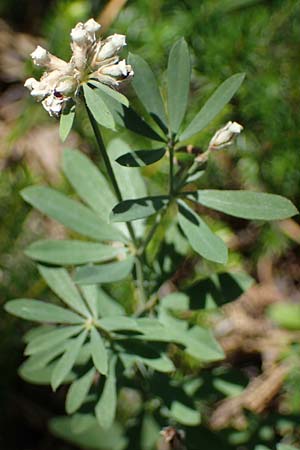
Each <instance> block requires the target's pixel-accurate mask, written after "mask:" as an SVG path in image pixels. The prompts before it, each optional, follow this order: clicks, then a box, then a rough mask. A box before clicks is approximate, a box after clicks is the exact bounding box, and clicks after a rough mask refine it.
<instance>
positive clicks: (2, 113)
mask: <svg viewBox="0 0 300 450" xmlns="http://www.w3.org/2000/svg"><path fill="white" fill-rule="evenodd" d="M108 4H109V7H110V9H109V10H107V9H105V8H106V7H107V5H108ZM109 12H111V16H110V15H109ZM0 15H1V18H2V19H1V21H0V134H1V142H0V168H1V178H0V210H1V224H0V306H2V305H3V304H4V302H5V301H6V300H8V299H10V298H16V297H31V296H32V297H33V296H36V297H39V296H40V295H42V294H43V291H44V290H45V286H44V285H43V284H42V283H41V282H40V281H39V278H38V276H37V273H36V270H35V268H34V265H33V264H32V263H31V262H30V261H29V259H27V258H26V257H25V256H24V255H23V249H24V247H25V246H26V244H27V243H29V242H31V241H32V240H33V239H35V238H36V237H39V236H45V235H46V234H47V236H49V235H50V236H55V237H57V236H63V235H64V233H65V231H64V230H63V229H60V228H59V227H58V226H55V225H54V224H53V223H50V222H47V221H46V220H45V219H43V218H41V217H40V216H38V215H37V214H35V213H34V212H29V208H28V207H27V206H26V205H25V204H24V203H23V201H22V200H21V198H20V196H19V191H20V190H21V189H22V188H23V187H24V186H27V185H29V184H32V183H36V182H40V183H50V184H52V185H56V186H59V188H60V189H64V190H66V191H68V189H69V188H68V186H67V185H66V183H65V181H64V180H63V179H62V178H61V176H60V174H59V157H60V153H61V150H62V148H63V145H62V144H60V142H59V139H58V127H57V124H56V123H55V120H54V119H50V118H49V117H48V116H47V113H46V112H44V111H43V110H42V108H41V107H40V105H37V104H34V103H33V101H32V99H30V98H29V96H28V92H27V91H26V90H25V88H23V83H24V80H25V79H26V78H27V77H29V76H32V73H33V71H34V69H33V67H32V64H31V62H30V61H29V58H28V57H29V53H30V52H32V51H33V49H34V47H35V46H36V45H37V44H41V45H44V46H46V47H47V48H48V49H49V50H50V51H51V52H52V53H54V54H56V55H58V56H60V57H62V58H68V57H69V56H70V49H69V31H70V29H71V28H72V27H73V26H74V25H75V24H76V22H78V21H84V20H86V19H87V18H89V17H94V18H95V19H97V20H101V18H102V19H103V21H104V24H105V25H106V26H105V30H104V34H108V33H109V34H112V33H114V32H117V33H122V34H126V35H127V43H128V49H129V50H130V51H131V52H134V53H138V54H140V55H142V56H143V58H145V59H146V60H147V61H148V62H149V63H150V65H151V66H152V68H153V70H154V72H155V73H156V75H157V76H158V78H159V79H160V80H161V81H160V84H161V86H162V90H163V89H164V77H165V74H164V70H165V67H166V62H167V55H168V52H169V49H170V47H171V45H172V44H173V42H174V41H175V40H176V39H177V38H178V37H180V36H184V37H185V38H186V40H187V42H188V44H189V46H190V51H191V55H192V61H193V74H192V89H191V95H190V99H191V103H190V104H191V107H190V110H189V116H190V117H193V115H194V114H195V112H196V111H197V110H199V108H200V107H201V105H202V104H203V103H204V101H205V100H206V99H207V98H208V96H209V95H210V93H211V92H212V91H213V90H214V89H215V88H216V87H217V86H218V84H220V83H221V82H222V81H224V80H225V79H226V78H227V77H229V76H230V75H232V74H233V73H236V72H246V81H245V82H244V84H243V86H242V88H241V89H240V91H239V92H238V94H237V95H236V96H235V98H234V100H233V101H232V102H231V104H230V105H228V106H227V107H226V108H225V110H224V111H223V112H222V114H221V115H219V116H218V118H217V119H216V121H215V123H213V124H212V125H211V126H210V128H207V129H206V130H205V131H204V133H202V134H201V136H196V137H195V138H193V141H192V142H191V144H194V145H196V146H199V147H205V145H207V143H208V141H209V139H210V137H211V135H212V134H213V133H214V131H215V130H216V129H217V128H218V127H219V126H222V125H223V124H224V123H226V121H228V120H235V121H238V122H240V123H241V124H243V126H244V128H245V131H244V133H243V134H242V136H241V137H240V139H239V141H238V143H237V145H235V146H234V147H232V148H230V149H229V150H226V152H222V153H220V154H219V155H217V157H216V158H214V159H213V161H211V162H210V165H209V168H208V183H209V186H212V187H224V188H225V187H226V188H246V189H254V190H256V189H257V190H265V191H268V192H273V193H277V194H281V195H284V196H287V197H288V198H290V199H291V200H292V201H293V202H294V203H295V205H296V206H297V207H298V208H299V205H300V149H299V138H300V134H299V130H300V115H299V104H300V83H299V69H300V67H299V54H300V2H299V1H297V0H203V1H201V0H152V1H148V0H135V1H128V2H126V1H123V2H122V1H110V2H107V1H98V0H89V1H79V0H78V1H75V0H57V1H55V0H51V1H50V0H49V1H45V0H44V1H41V0H1V3H0ZM35 73H36V75H37V76H38V72H35ZM123 135H124V133H123ZM105 137H106V138H107V139H109V138H110V135H109V134H107V136H105ZM125 138H126V139H127V140H128V141H129V142H131V141H133V142H134V138H133V137H132V136H125ZM90 144H91V136H90V134H89V130H87V129H86V127H85V122H83V123H80V122H79V121H77V124H76V131H75V132H74V134H73V135H72V136H71V137H70V138H69V141H68V145H69V146H79V148H81V149H82V150H83V151H86V152H89V148H90ZM223 226H224V227H225V229H226V230H227V231H228V230H229V231H228V232H229V233H232V235H233V236H235V238H236V239H235V241H234V242H233V243H232V249H233V251H234V252H235V255H236V258H238V260H239V261H241V262H242V264H243V266H244V267H246V268H247V269H248V271H249V272H250V273H251V275H253V276H254V277H255V278H256V279H258V281H262V280H263V279H264V277H267V276H268V273H269V272H268V270H269V268H270V265H271V269H272V276H275V277H276V279H277V278H278V279H280V280H283V282H284V283H286V284H288V286H289V289H290V292H291V293H292V294H291V295H294V297H295V298H297V299H298V297H299V294H297V292H298V291H297V289H298V286H299V275H300V264H299V263H300V257H299V246H298V245H297V243H298V242H300V231H299V230H300V228H299V225H298V224H297V222H296V221H294V220H291V221H287V222H286V223H285V224H282V225H281V226H279V225H278V224H273V225H263V226H262V225H257V224H255V225H249V224H248V223H244V222H243V223H240V222H237V221H233V222H227V223H224V225H223ZM249 236H250V238H249ZM233 240H234V239H233ZM265 263H266V264H269V265H268V268H267V269H264V268H265V265H264V264H265ZM261 267H262V269H260V268H261ZM274 273H275V275H274ZM25 330H26V325H24V324H23V323H21V322H20V321H18V320H15V319H14V318H12V317H8V316H7V315H6V314H5V313H4V312H3V310H2V312H1V313H0V335H1V340H0V402H1V403H0V408H1V409H0V410H1V412H2V414H1V424H0V447H1V448H3V449H6V450H17V449H18V450H25V449H26V450H42V449H43V450H48V449H49V450H50V449H53V447H54V445H55V446H56V447H57V448H59V449H61V450H64V449H69V448H72V447H70V446H68V445H67V444H63V443H62V441H56V440H55V438H54V437H53V436H52V435H51V434H50V433H48V432H47V421H48V419H49V418H51V417H52V416H53V415H56V414H63V401H62V399H63V392H60V393H58V394H56V395H52V394H51V393H50V390H49V388H45V387H38V386H31V385H28V384H26V383H25V382H23V381H21V380H20V379H19V377H18V375H17V367H18V365H19V364H20V362H21V360H22V356H21V355H22V347H23V344H22V341H21V336H22V333H23V332H24V331H25ZM296 409H297V408H296ZM298 409H299V406H298ZM234 447H235V446H234Z"/></svg>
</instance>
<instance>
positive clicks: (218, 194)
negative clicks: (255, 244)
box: [197, 189, 298, 220]
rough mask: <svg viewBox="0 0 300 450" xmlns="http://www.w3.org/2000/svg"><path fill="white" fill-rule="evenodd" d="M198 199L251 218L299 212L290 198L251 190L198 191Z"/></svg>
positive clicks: (275, 216)
mask: <svg viewBox="0 0 300 450" xmlns="http://www.w3.org/2000/svg"><path fill="white" fill-rule="evenodd" d="M197 201H198V202H199V203H201V204H202V205H204V206H207V207H208V208H212V209H216V210H217V211H221V212H224V213H226V214H230V215H231V216H234V217H242V218H244V219H250V220H280V219H287V218H288V217H291V216H294V215H295V214H297V213H298V211H297V209H296V208H295V206H294V205H293V204H292V202H290V201H289V200H288V199H286V198H284V197H282V196H280V195H274V194H265V193H262V192H250V191H218V190H214V189H212V190H210V189H208V190H201V191H197Z"/></svg>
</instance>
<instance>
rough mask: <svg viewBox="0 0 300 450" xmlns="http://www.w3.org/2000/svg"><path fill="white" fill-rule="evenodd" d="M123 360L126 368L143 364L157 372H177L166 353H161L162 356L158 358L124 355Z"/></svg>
mask: <svg viewBox="0 0 300 450" xmlns="http://www.w3.org/2000/svg"><path fill="white" fill-rule="evenodd" d="M121 359H122V361H123V363H125V364H124V365H125V367H126V366H127V365H129V366H130V365H132V364H134V363H142V364H144V365H145V366H148V367H151V368H152V369H154V370H156V371H157V372H162V373H169V372H173V371H174V370H175V366H174V364H173V362H172V361H171V360H170V358H168V357H167V355H165V354H164V353H161V355H160V356H159V357H157V358H146V357H143V356H140V355H136V354H131V353H122V355H121Z"/></svg>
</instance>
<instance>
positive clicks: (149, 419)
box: [141, 413, 160, 450]
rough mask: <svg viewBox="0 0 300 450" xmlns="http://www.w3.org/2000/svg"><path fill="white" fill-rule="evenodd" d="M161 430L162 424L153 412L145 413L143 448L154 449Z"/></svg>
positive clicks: (142, 434)
mask: <svg viewBox="0 0 300 450" xmlns="http://www.w3.org/2000/svg"><path fill="white" fill-rule="evenodd" d="M159 432H160V426H159V425H158V423H157V422H156V420H155V419H154V417H153V415H152V414H149V413H145V414H144V417H143V423H142V429H141V449H142V450H153V448H155V444H156V443H157V439H158V436H159Z"/></svg>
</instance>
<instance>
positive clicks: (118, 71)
mask: <svg viewBox="0 0 300 450" xmlns="http://www.w3.org/2000/svg"><path fill="white" fill-rule="evenodd" d="M130 71H131V66H129V65H126V61H125V59H123V60H122V61H120V62H119V63H117V64H113V65H111V66H105V67H103V68H102V69H101V72H102V73H103V74H104V75H110V76H111V77H116V78H118V77H126V76H127V75H128V73H129V72H130Z"/></svg>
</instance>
